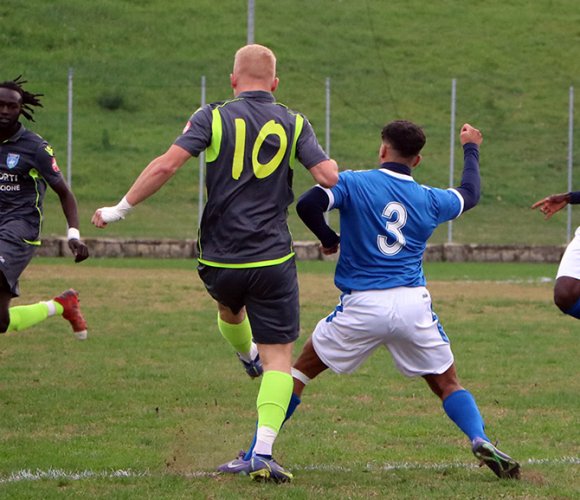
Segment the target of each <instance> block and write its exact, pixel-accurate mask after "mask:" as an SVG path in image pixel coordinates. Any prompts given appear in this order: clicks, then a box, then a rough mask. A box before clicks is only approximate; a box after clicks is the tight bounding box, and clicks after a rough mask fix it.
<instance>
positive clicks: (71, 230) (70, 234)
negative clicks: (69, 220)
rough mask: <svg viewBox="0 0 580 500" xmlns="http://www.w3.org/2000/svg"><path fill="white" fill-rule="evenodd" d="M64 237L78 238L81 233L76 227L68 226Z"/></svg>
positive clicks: (69, 238)
mask: <svg viewBox="0 0 580 500" xmlns="http://www.w3.org/2000/svg"><path fill="white" fill-rule="evenodd" d="M66 237H67V239H68V240H80V239H81V233H80V232H79V230H78V229H77V228H76V227H69V228H68V232H67V235H66Z"/></svg>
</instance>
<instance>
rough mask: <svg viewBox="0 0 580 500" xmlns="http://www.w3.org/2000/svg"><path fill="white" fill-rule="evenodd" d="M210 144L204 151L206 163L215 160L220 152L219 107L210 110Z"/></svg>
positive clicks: (220, 118) (220, 126) (220, 121)
mask: <svg viewBox="0 0 580 500" xmlns="http://www.w3.org/2000/svg"><path fill="white" fill-rule="evenodd" d="M211 116H212V120H211V144H210V145H209V148H207V150H206V152H205V159H206V160H207V162H208V163H211V162H212V161H216V160H217V157H218V155H219V154H220V146H221V144H222V117H221V115H220V112H219V109H218V108H214V109H213V110H212V112H211Z"/></svg>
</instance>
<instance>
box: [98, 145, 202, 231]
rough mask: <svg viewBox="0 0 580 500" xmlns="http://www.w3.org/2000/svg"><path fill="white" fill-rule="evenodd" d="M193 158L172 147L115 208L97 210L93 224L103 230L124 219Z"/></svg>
mask: <svg viewBox="0 0 580 500" xmlns="http://www.w3.org/2000/svg"><path fill="white" fill-rule="evenodd" d="M189 158H191V155H190V154H189V153H188V152H187V151H185V149H183V148H181V147H180V146H175V145H172V146H171V147H170V148H169V149H168V150H167V152H166V153H164V154H162V155H161V156H158V157H157V158H155V159H154V160H152V161H151V163H149V165H147V167H145V169H144V170H143V171H142V172H141V174H140V175H139V177H138V178H137V180H136V181H135V183H134V184H133V185H132V186H131V189H129V191H128V192H127V194H126V195H125V196H124V197H123V199H122V200H121V201H120V202H119V203H118V204H117V205H115V206H114V207H102V208H99V209H97V210H96V212H95V213H94V215H93V217H92V219H91V222H92V223H93V224H94V225H95V226H97V227H99V228H103V227H106V225H107V224H108V223H109V222H116V221H118V220H120V219H124V218H125V216H126V215H127V214H128V213H129V212H130V211H131V210H132V209H133V207H134V206H135V205H137V204H139V203H141V202H142V201H144V200H146V199H147V198H149V197H150V196H152V195H153V194H155V193H156V192H157V191H158V190H159V189H160V188H161V187H162V186H163V185H164V184H165V183H166V182H167V181H168V180H169V179H171V177H173V175H174V174H175V173H176V172H177V170H179V168H181V167H182V166H183V164H184V163H185V162H186V161H187V160H189Z"/></svg>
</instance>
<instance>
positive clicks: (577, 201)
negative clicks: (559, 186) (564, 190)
mask: <svg viewBox="0 0 580 500" xmlns="http://www.w3.org/2000/svg"><path fill="white" fill-rule="evenodd" d="M568 203H570V205H580V191H573V192H571V193H570V201H569V202H568Z"/></svg>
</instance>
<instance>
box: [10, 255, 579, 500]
mask: <svg viewBox="0 0 580 500" xmlns="http://www.w3.org/2000/svg"><path fill="white" fill-rule="evenodd" d="M299 269H300V274H299V277H300V285H301V301H302V310H301V322H302V335H301V338H300V340H299V342H298V345H297V347H296V353H297V352H298V349H299V347H300V346H301V345H302V343H303V342H304V341H305V339H306V338H307V336H308V335H309V333H310V331H311V330H312V328H313V326H314V325H315V323H316V322H317V320H318V319H319V318H321V317H323V316H324V315H326V314H327V313H329V312H330V311H331V310H332V309H333V308H334V306H335V304H336V301H337V298H338V293H337V291H336V289H335V288H334V286H333V284H332V279H331V276H332V274H331V270H332V264H331V263H325V262H305V263H302V262H301V263H299ZM555 270H556V266H555V265H533V264H527V265H511V264H486V265H485V266H481V265H478V264H453V265H451V264H444V263H432V264H428V265H427V267H426V273H427V276H428V279H429V282H430V284H429V287H430V289H431V292H432V296H433V301H434V307H435V310H436V311H437V312H438V314H439V316H440V318H441V321H442V323H443V325H444V326H445V328H446V331H447V333H448V335H449V336H450V338H451V340H452V343H453V348H454V353H455V356H456V364H457V368H458V372H459V375H460V378H461V380H462V382H463V384H464V385H465V386H466V387H468V388H469V389H470V390H471V391H472V392H473V393H474V394H475V396H476V398H477V401H478V404H479V406H480V408H481V410H482V413H483V414H484V417H485V418H486V423H487V430H488V433H489V435H490V437H492V438H493V439H499V441H500V446H501V447H502V448H503V449H505V450H506V451H507V452H509V453H510V454H512V455H513V456H514V457H516V458H517V459H518V460H520V462H521V464H522V480H521V481H519V482H506V481H499V480H497V478H496V477H495V476H494V475H493V474H492V473H491V472H490V471H489V470H488V469H487V468H482V469H479V468H477V466H476V465H477V464H476V462H475V460H474V458H473V456H472V455H471V452H470V450H469V447H468V443H467V440H466V439H465V438H464V436H463V434H461V433H460V431H458V430H457V429H456V428H455V427H454V426H453V425H452V424H451V423H450V422H449V421H448V419H447V418H446V416H445V414H444V413H443V411H442V410H441V408H440V404H439V402H438V400H437V399H436V398H435V396H433V395H432V394H431V393H430V392H429V390H428V389H427V387H426V384H425V383H424V382H423V381H422V380H408V379H405V378H403V377H402V376H400V375H399V374H398V373H397V372H396V371H395V369H394V368H393V366H392V363H391V361H390V358H389V356H388V355H387V353H386V352H377V353H375V355H373V356H372V357H371V359H370V360H369V362H367V363H366V364H365V365H364V366H363V367H362V368H361V369H360V370H359V371H358V372H357V373H355V374H353V375H351V376H337V375H334V374H331V373H325V374H323V375H321V376H320V378H319V379H317V380H315V381H314V382H313V383H312V384H311V385H310V386H309V387H308V388H307V389H306V391H305V393H304V398H303V403H302V405H301V406H300V408H299V409H298V410H297V412H296V414H295V416H294V417H293V418H292V420H291V421H290V422H289V423H288V424H287V426H286V427H285V428H284V430H283V431H282V433H281V434H280V437H279V439H278V441H277V446H276V455H277V457H278V458H279V460H280V461H281V463H283V464H284V465H285V466H287V467H289V468H290V469H291V470H292V471H293V472H294V474H295V480H294V482H293V483H291V484H286V485H279V486H277V485H274V484H257V483H253V482H252V481H250V480H249V479H248V478H244V477H220V476H217V475H216V474H214V467H215V466H216V465H218V464H219V463H222V462H224V461H226V460H229V459H231V458H233V457H234V455H235V454H236V452H237V451H238V450H239V449H240V448H241V447H244V446H246V445H247V444H248V440H249V439H250V437H251V433H252V428H253V425H254V420H255V406H254V405H255V397H256V394H257V389H258V382H257V381H252V380H250V379H248V378H247V377H246V375H245V373H243V371H242V369H241V366H239V363H238V362H237V360H236V359H235V356H234V355H233V353H232V352H231V351H230V349H229V348H228V347H227V345H226V344H225V342H224V341H223V339H222V338H221V337H220V336H219V334H218V333H217V331H216V328H215V306H214V304H213V302H212V300H211V299H210V298H209V297H208V296H207V294H206V293H205V291H204V289H203V286H202V284H201V282H200V281H199V279H198V278H197V274H196V272H195V262H193V261H184V260H167V261H162V260H157V261H147V260H138V259H116V260H89V261H87V262H85V263H83V264H80V265H74V264H72V263H71V261H70V260H65V259H36V260H35V261H34V262H33V264H32V265H31V266H29V268H28V269H27V270H26V272H25V273H24V275H23V277H22V281H21V287H22V297H21V298H19V299H17V300H16V301H15V302H14V304H15V305H16V304H25V303H30V302H33V301H36V300H44V299H47V298H50V297H52V296H54V295H55V294H57V293H59V292H60V291H61V290H63V289H65V288H67V287H69V286H74V287H76V288H77V289H78V290H80V293H81V299H82V305H83V310H84V313H85V316H86V317H87V320H88V322H89V326H90V334H89V335H90V336H89V339H88V340H87V341H84V342H80V341H77V340H75V339H74V338H73V336H72V333H71V332H70V331H69V327H68V325H67V324H66V322H65V321H63V320H62V319H60V318H50V319H48V320H47V321H46V322H44V323H42V324H41V325H38V326H37V327H35V328H34V329H30V330H28V331H26V332H21V333H20V334H10V335H6V336H1V337H0V361H1V368H0V402H1V405H2V418H1V419H0V497H2V498H15V499H24V498H34V499H37V498H38V499H39V498H43V499H47V498H123V499H132V498H156V499H158V498H167V499H175V498H212V499H218V498H219V499H234V498H236V499H237V498H264V499H274V498H275V499H284V498H288V499H307V498H331V499H343V498H361V499H362V498H574V497H577V496H578V494H579V492H580V489H579V488H580V485H579V483H578V464H579V460H580V458H579V456H578V445H579V443H580V432H579V429H580V426H579V425H578V423H579V422H578V415H579V414H580V403H579V400H578V392H579V390H580V384H579V379H578V376H577V375H578V367H577V355H576V350H575V349H574V346H575V345H576V344H577V339H576V335H577V333H578V324H577V322H575V320H573V319H571V318H568V317H564V316H563V315H562V314H560V313H559V312H558V311H557V310H556V308H555V307H554V306H553V305H552V302H551V289H552V285H553V283H552V282H550V281H549V280H548V278H551V277H552V276H553V275H554V273H555Z"/></svg>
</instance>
